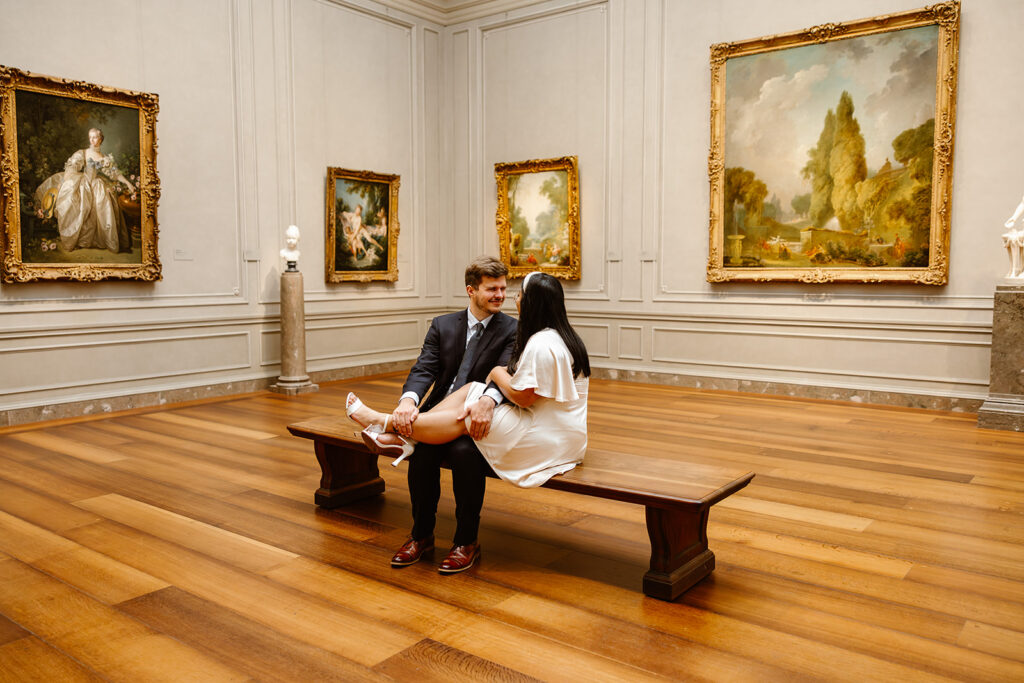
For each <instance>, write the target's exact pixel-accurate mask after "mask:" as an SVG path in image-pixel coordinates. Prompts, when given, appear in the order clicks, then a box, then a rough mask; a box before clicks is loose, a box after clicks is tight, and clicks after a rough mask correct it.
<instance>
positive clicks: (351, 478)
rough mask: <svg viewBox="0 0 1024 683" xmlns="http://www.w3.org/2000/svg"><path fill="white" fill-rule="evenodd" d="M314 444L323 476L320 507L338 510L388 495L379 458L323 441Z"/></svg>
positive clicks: (319, 498) (319, 494) (318, 493)
mask: <svg viewBox="0 0 1024 683" xmlns="http://www.w3.org/2000/svg"><path fill="white" fill-rule="evenodd" d="M314 444H315V450H316V459H317V462H319V463H320V471H321V472H322V475H321V477H320V488H319V489H317V491H316V496H315V498H314V500H315V501H316V504H317V505H319V506H320V507H325V508H335V507H338V506H340V505H346V504H348V503H354V502H355V501H357V500H362V499H363V498H369V497H370V496H376V495H377V494H380V493H383V492H384V480H383V479H381V478H380V470H378V469H377V456H376V455H375V454H373V453H367V452H366V451H362V450H356V449H350V448H345V447H344V446H336V445H334V444H329V443H323V442H322V441H316V442H314Z"/></svg>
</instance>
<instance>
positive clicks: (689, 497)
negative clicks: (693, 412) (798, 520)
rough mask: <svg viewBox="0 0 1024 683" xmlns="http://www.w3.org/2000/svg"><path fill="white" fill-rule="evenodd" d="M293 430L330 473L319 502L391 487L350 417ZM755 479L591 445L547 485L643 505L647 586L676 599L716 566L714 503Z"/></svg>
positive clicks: (332, 503)
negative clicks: (710, 530)
mask: <svg viewBox="0 0 1024 683" xmlns="http://www.w3.org/2000/svg"><path fill="white" fill-rule="evenodd" d="M288 431H289V432H291V433H292V434H293V435H295V436H298V437H302V438H305V439H310V440H312V441H313V444H314V451H315V453H316V458H317V462H319V464H320V469H321V472H322V476H321V478H320V488H319V489H317V491H316V494H315V496H314V499H315V502H316V504H317V505H319V506H321V507H325V508H334V507H338V506H341V505H347V504H349V503H353V502H355V501H357V500H362V499H363V498H368V497H371V496H375V495H378V494H380V493H383V491H384V480H383V479H382V478H381V476H380V470H379V469H378V467H377V461H378V456H377V455H376V454H375V453H373V452H371V451H370V450H369V449H368V448H367V447H366V444H364V443H363V440H362V438H361V437H360V435H359V431H358V430H357V429H356V428H355V427H354V426H353V424H352V423H351V422H350V421H349V420H348V419H347V418H344V417H339V416H337V415H327V416H323V417H318V418H314V419H312V420H306V421H303V422H298V423H295V424H291V425H288ZM413 457H415V456H413ZM753 478H754V474H753V472H746V473H741V472H738V471H736V470H731V469H728V468H722V467H715V466H711V465H704V464H698V463H689V462H680V461H678V460H672V459H668V458H658V457H651V456H641V455H635V454H630V453H617V452H614V451H607V450H602V449H596V448H591V449H589V450H588V451H587V454H586V456H585V458H584V461H583V463H582V464H581V465H577V466H576V467H575V468H574V469H572V470H570V471H568V472H566V473H565V474H561V475H558V476H555V477H552V478H551V479H549V480H548V481H547V482H546V483H545V484H544V488H550V489H555V490H559V491H568V492H570V493H579V494H582V495H587V496H594V497H597V498H605V499H609V500H618V501H623V502H626V503H634V504H637V505H643V506H644V508H645V510H646V519H647V533H648V536H649V538H650V541H651V566H650V570H649V571H648V572H647V573H646V574H645V575H644V579H643V591H644V594H645V595H649V596H651V597H655V598H660V599H662V600H674V599H675V598H676V597H678V596H679V595H680V594H682V593H683V592H684V591H686V590H687V589H689V588H690V587H691V586H693V585H694V584H695V583H697V582H698V581H700V580H701V579H702V578H704V577H705V576H707V575H708V574H710V573H711V571H712V570H713V569H714V568H715V556H714V553H712V552H711V550H710V549H709V548H708V539H707V523H708V514H709V512H710V510H711V506H712V505H714V504H715V503H717V502H719V501H721V500H722V499H724V498H726V497H728V496H730V495H732V494H733V493H735V492H736V491H739V490H740V489H742V488H743V487H745V486H746V485H747V484H749V483H750V480H751V479H753Z"/></svg>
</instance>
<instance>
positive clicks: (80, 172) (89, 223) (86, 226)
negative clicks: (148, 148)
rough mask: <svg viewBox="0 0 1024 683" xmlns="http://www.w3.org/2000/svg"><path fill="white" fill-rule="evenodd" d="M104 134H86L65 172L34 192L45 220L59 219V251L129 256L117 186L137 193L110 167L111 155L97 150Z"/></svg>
mask: <svg viewBox="0 0 1024 683" xmlns="http://www.w3.org/2000/svg"><path fill="white" fill-rule="evenodd" d="M102 144H103V131H101V130H100V129H99V128H91V129H90V130H89V147H88V149H80V150H78V151H77V152H75V153H74V154H72V155H71V157H70V158H69V159H68V160H67V162H66V163H65V164H64V172H63V173H57V174H54V175H52V176H50V177H49V178H47V179H46V180H45V181H43V183H42V184H41V185H40V186H39V188H38V189H37V190H36V193H35V194H36V204H37V205H38V206H40V207H43V209H41V210H40V212H41V213H43V212H45V213H44V214H43V215H44V217H45V216H48V215H50V214H52V213H55V214H57V229H58V231H59V232H60V246H61V248H62V249H63V250H64V251H72V250H74V249H81V248H95V249H109V250H110V251H112V252H114V253H117V252H129V251H131V250H132V241H131V235H130V233H129V232H128V225H127V224H126V223H125V220H124V214H123V213H121V207H120V206H118V204H117V194H118V192H117V184H118V183H123V184H124V185H125V187H127V188H128V191H129V192H130V193H132V194H134V193H135V186H134V185H132V184H131V183H130V182H129V181H128V179H127V178H125V177H124V175H123V174H122V173H121V171H120V170H119V169H118V168H117V165H116V164H115V163H114V155H113V154H106V155H104V154H103V152H102V151H100V146H101V145H102Z"/></svg>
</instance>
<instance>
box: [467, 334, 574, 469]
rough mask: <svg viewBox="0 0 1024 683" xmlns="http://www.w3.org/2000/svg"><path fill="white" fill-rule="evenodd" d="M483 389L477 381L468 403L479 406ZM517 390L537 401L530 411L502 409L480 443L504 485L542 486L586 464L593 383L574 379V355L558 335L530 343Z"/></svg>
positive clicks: (518, 374) (519, 371) (518, 372)
mask: <svg viewBox="0 0 1024 683" xmlns="http://www.w3.org/2000/svg"><path fill="white" fill-rule="evenodd" d="M484 388H485V387H484V385H483V384H481V383H479V382H474V383H473V385H472V386H471V387H470V391H469V396H468V397H467V398H466V405H470V404H472V403H475V402H476V400H477V399H478V398H480V396H481V395H482V394H483V390H484ZM512 388H513V389H516V390H517V391H522V390H524V389H530V388H532V389H533V390H534V392H535V393H536V394H537V396H538V398H537V400H536V401H535V402H534V403H533V405H531V406H530V407H529V408H521V407H519V406H517V405H515V404H512V403H503V404H501V405H500V406H497V407H496V408H495V409H494V417H493V418H492V420H491V430H490V432H488V434H487V436H485V437H484V438H483V439H480V440H478V441H477V442H476V445H477V448H479V449H480V452H481V453H482V454H483V456H484V458H485V459H486V460H487V462H488V463H489V464H490V466H491V468H492V469H493V470H494V472H495V473H496V474H497V475H498V476H499V477H501V478H502V479H504V480H505V481H508V482H511V483H513V484H515V485H516V486H522V487H532V486H540V485H541V484H543V483H544V482H546V481H547V480H548V479H550V478H551V477H553V476H554V475H556V474H561V473H563V472H567V471H569V470H571V469H572V468H573V467H575V466H576V464H577V463H579V462H582V461H583V455H584V453H586V450H587V393H588V391H589V388H590V380H589V379H588V378H587V377H583V376H580V377H577V378H574V377H573V374H572V354H570V353H569V349H568V348H567V347H566V345H565V342H563V341H562V338H561V337H560V336H559V335H558V333H557V332H555V331H554V330H553V329H550V328H548V329H544V330H541V331H540V332H537V333H536V334H534V335H533V336H532V337H530V339H529V340H528V341H527V342H526V348H524V349H523V353H522V356H521V357H520V359H519V365H518V367H517V369H516V372H515V374H514V375H512ZM467 426H468V418H467Z"/></svg>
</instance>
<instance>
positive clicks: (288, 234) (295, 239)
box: [281, 225, 299, 262]
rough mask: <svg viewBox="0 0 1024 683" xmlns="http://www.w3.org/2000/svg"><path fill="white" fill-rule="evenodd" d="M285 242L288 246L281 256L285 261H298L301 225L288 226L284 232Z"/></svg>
mask: <svg viewBox="0 0 1024 683" xmlns="http://www.w3.org/2000/svg"><path fill="white" fill-rule="evenodd" d="M284 242H285V244H286V245H287V246H285V248H284V249H282V250H281V258H283V259H284V260H285V261H290V262H297V261H298V260H299V249H298V247H299V226H297V225H289V226H288V229H287V230H285V232H284Z"/></svg>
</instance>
